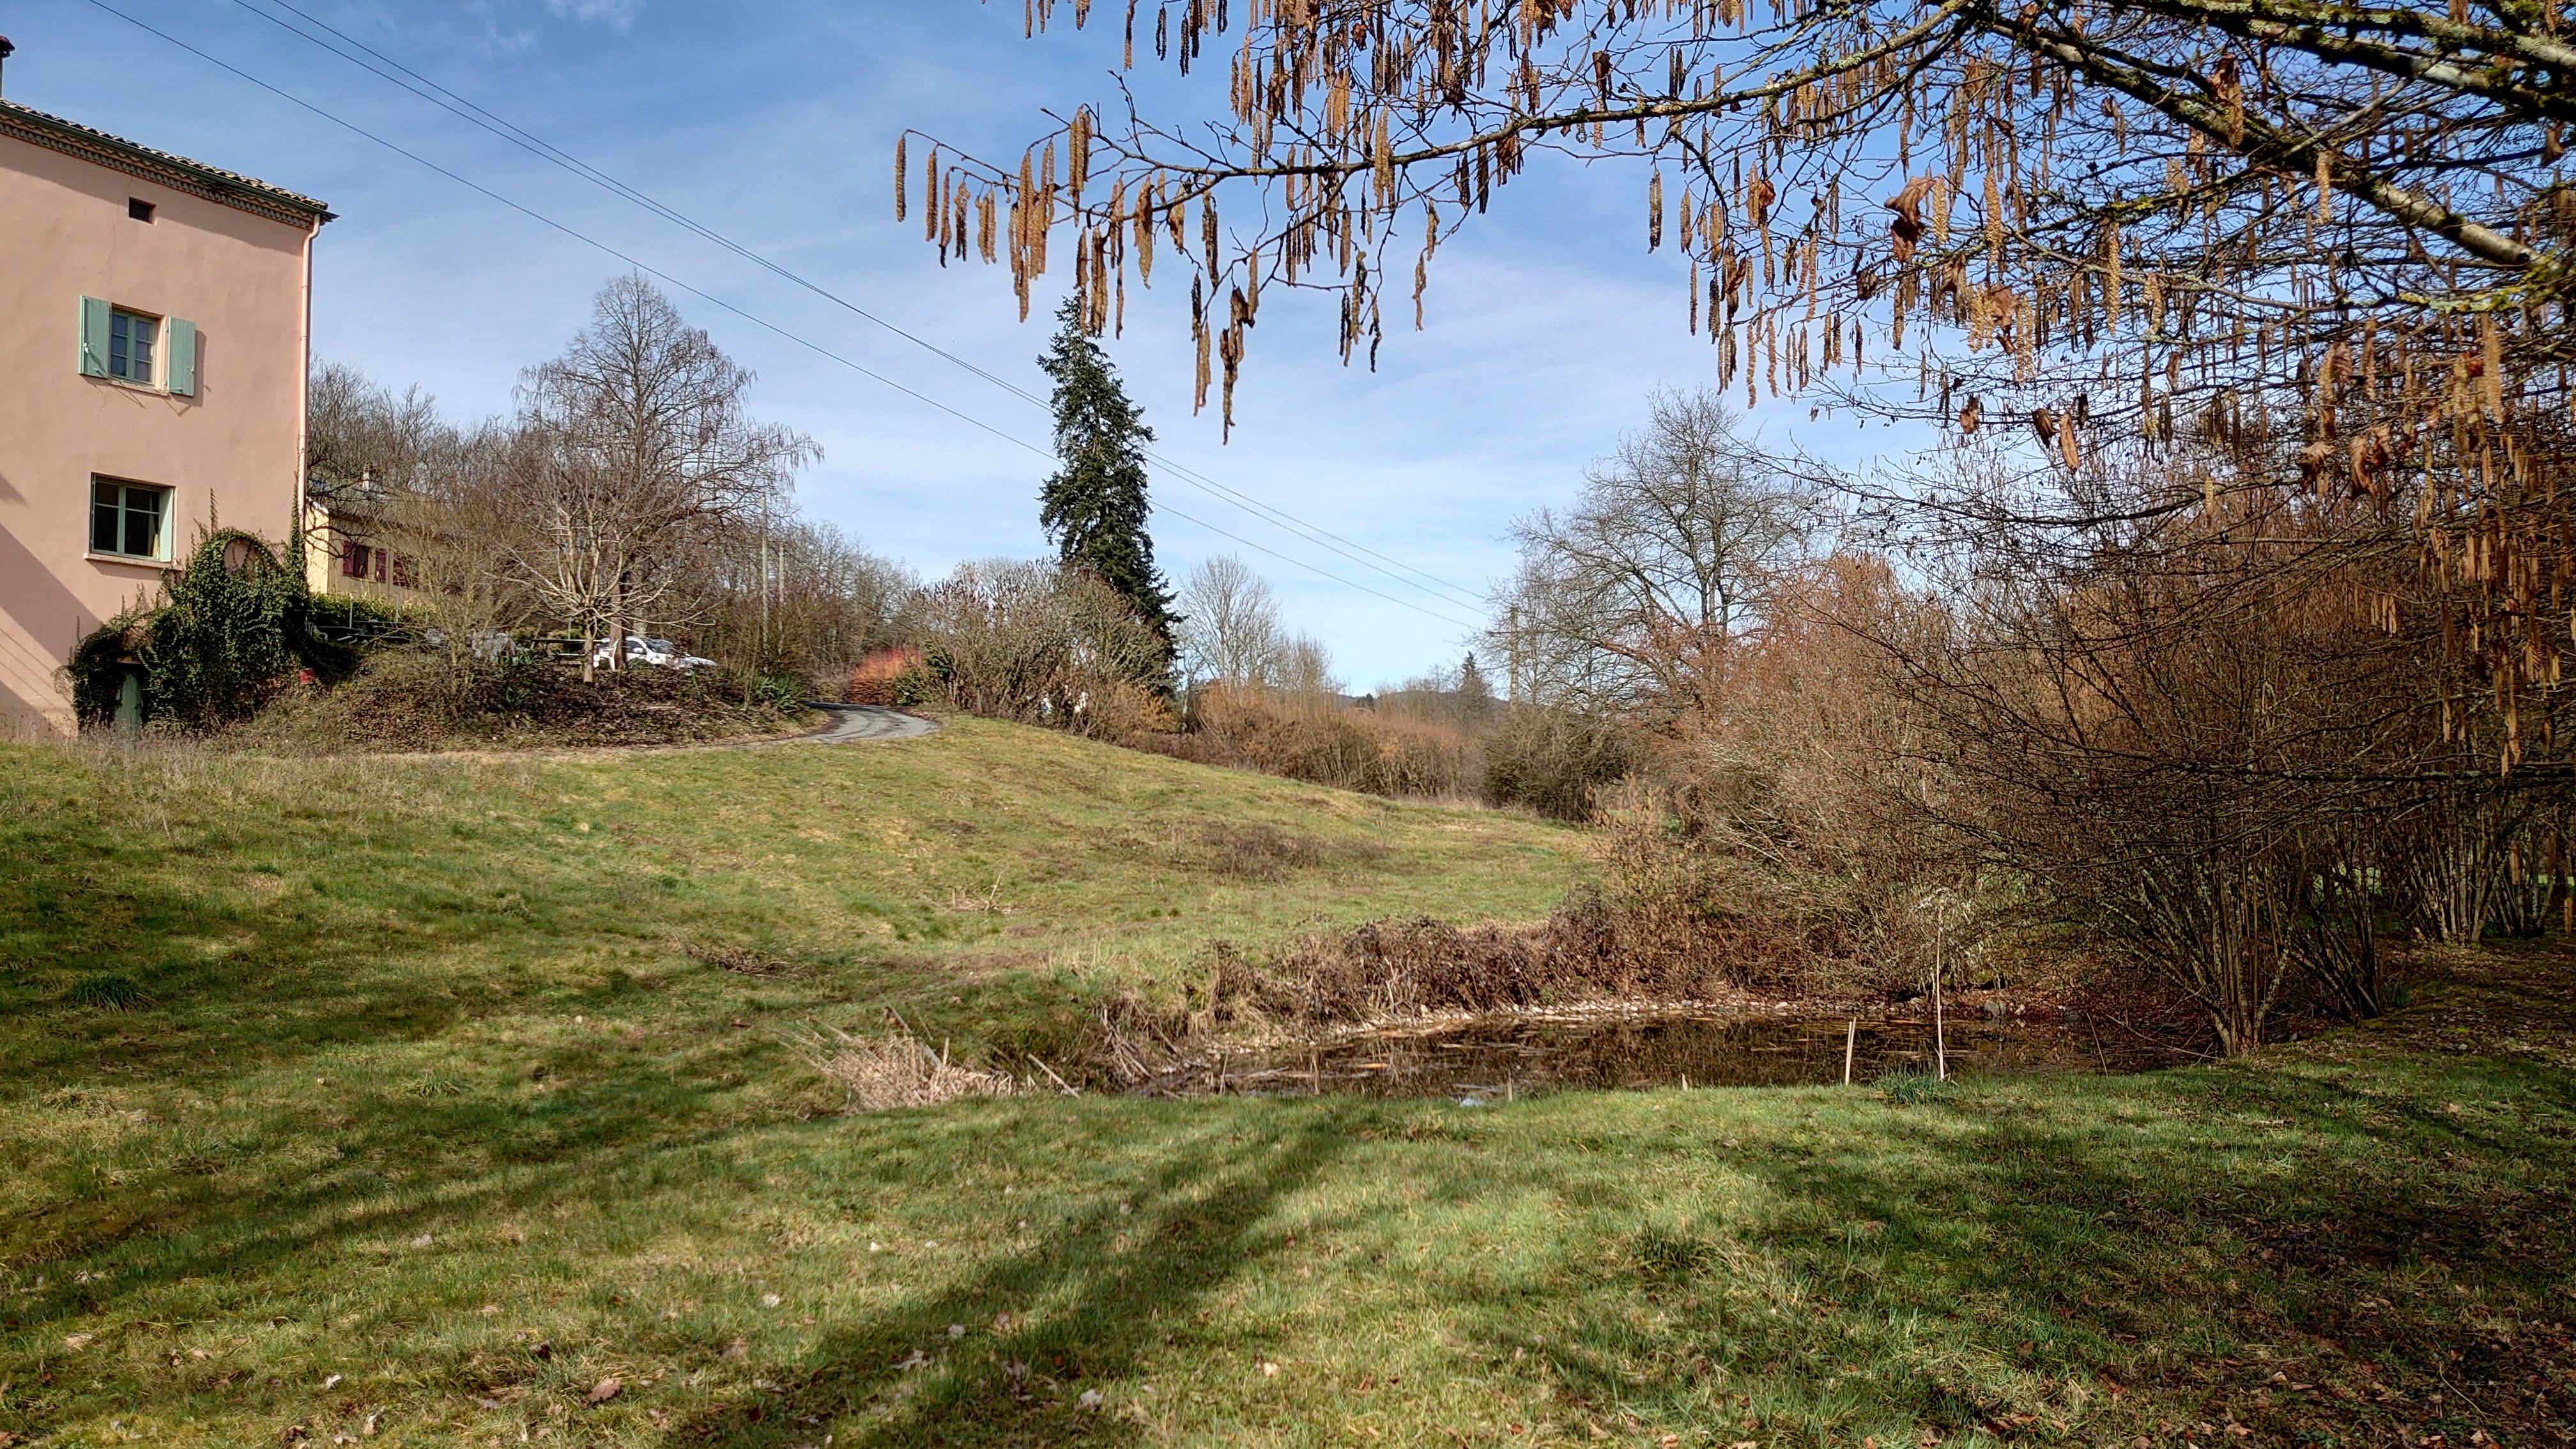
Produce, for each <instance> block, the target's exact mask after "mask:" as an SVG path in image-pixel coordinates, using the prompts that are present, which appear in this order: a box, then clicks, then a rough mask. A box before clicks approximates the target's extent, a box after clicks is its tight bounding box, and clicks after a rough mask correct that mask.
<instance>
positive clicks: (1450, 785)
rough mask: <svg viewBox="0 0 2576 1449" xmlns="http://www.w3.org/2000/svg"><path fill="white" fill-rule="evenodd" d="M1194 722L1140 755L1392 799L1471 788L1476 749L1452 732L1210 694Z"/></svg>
mask: <svg viewBox="0 0 2576 1449" xmlns="http://www.w3.org/2000/svg"><path fill="white" fill-rule="evenodd" d="M1191 723H1192V724H1193V725H1194V726H1195V728H1193V729H1192V730H1191V731H1190V732H1189V733H1188V734H1184V735H1167V736H1163V737H1160V738H1155V739H1149V740H1147V741H1145V742H1144V747H1145V748H1148V749H1152V750H1154V751H1156V752H1158V753H1161V754H1167V755H1171V756H1173V757H1175V758H1177V759H1184V760H1192V761H1195V762H1197V763H1200V764H1207V765H1225V766H1230V767H1232V768H1235V769H1241V770H1258V771H1260V772H1262V773H1263V774H1268V775H1281V776H1285V777H1286V778H1288V779H1291V780H1304V781H1307V782H1308V783H1310V784H1316V785H1330V786H1334V787H1336V788H1339V789H1344V790H1360V791H1364V792H1366V793H1368V794H1372V795H1386V796H1391V797H1407V796H1413V797H1425V796H1427V797H1440V796H1449V795H1456V794H1460V793H1462V792H1464V791H1465V790H1467V789H1468V788H1469V785H1470V782H1471V781H1472V779H1473V764H1474V760H1475V741H1474V740H1473V738H1472V737H1470V736H1469V735H1468V734H1467V733H1466V732H1465V731H1463V730H1460V729H1458V728H1457V727H1456V726H1454V725H1448V724H1442V723H1438V722H1435V721H1431V720H1423V719H1403V718H1388V717H1386V716H1383V715H1379V714H1376V713H1374V712H1372V711H1369V710H1364V709H1352V708H1350V707H1348V706H1345V705H1343V704H1341V703H1340V702H1338V701H1336V700H1333V699H1331V698H1329V697H1326V696H1321V695H1296V694H1289V693H1286V692H1284V691H1274V690H1269V689H1264V688H1262V687H1260V686H1258V685H1209V686H1207V687H1205V688H1203V689H1201V690H1200V691H1199V692H1198V696H1197V698H1196V699H1195V700H1194V701H1193V704H1192V720H1191Z"/></svg>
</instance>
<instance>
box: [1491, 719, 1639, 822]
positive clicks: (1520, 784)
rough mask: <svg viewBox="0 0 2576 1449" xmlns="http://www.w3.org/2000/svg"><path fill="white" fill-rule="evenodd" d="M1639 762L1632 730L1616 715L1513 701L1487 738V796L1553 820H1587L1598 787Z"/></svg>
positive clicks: (1589, 817)
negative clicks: (1582, 712)
mask: <svg viewBox="0 0 2576 1449" xmlns="http://www.w3.org/2000/svg"><path fill="white" fill-rule="evenodd" d="M1637 764H1638V760H1637V751H1636V749H1635V747H1634V746H1633V745H1632V744H1631V742H1630V737H1629V734H1628V732H1627V730H1626V728H1625V727H1623V726H1622V725H1620V724H1619V723H1618V722H1617V721H1615V720H1609V719H1603V718H1601V717H1599V716H1597V715H1587V714H1578V713H1576V712H1574V711H1572V710H1562V709H1549V708H1545V707H1542V706H1537V705H1515V706H1512V707H1511V708H1509V709H1506V710H1505V711H1503V714H1502V719H1501V721H1500V723H1499V724H1498V725H1497V726H1496V727H1495V729H1494V731H1493V733H1492V734H1491V735H1490V736H1488V737H1487V739H1486V741H1485V772H1484V787H1485V799H1486V801H1487V802H1488V803H1491V804H1495V805H1521V806H1526V807H1528V808H1529V809H1532V810H1535V811H1537V812H1538V813H1539V814H1541V815H1545V816H1548V817H1549V818H1551V819H1556V820H1589V819H1591V818H1592V808H1593V796H1594V794H1595V792H1597V791H1599V790H1600V789H1601V788H1602V787H1603V786H1605V785H1610V784H1614V783H1616V782H1617V781H1619V780H1620V779H1623V778H1625V777H1626V776H1627V775H1628V774H1629V773H1630V772H1631V771H1633V770H1634V769H1636V768H1637Z"/></svg>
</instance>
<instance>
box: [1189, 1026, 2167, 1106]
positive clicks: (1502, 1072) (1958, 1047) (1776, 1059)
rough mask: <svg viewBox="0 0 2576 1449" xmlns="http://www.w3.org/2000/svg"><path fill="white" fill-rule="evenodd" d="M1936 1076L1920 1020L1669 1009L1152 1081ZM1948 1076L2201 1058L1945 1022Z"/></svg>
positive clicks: (1445, 1088) (1671, 1082) (1506, 1083)
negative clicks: (1847, 1061)
mask: <svg viewBox="0 0 2576 1449" xmlns="http://www.w3.org/2000/svg"><path fill="white" fill-rule="evenodd" d="M1847 1033H1848V1034H1849V1045H1850V1049H1851V1077H1852V1080H1853V1081H1855V1082H1867V1081H1874V1080H1876V1079H1878V1078H1881V1077H1885V1076H1891V1075H1923V1076H1929V1075H1931V1074H1932V1073H1933V1071H1934V1066H1935V1062H1934V1056H1935V1052H1934V1042H1933V1026H1932V1023H1931V1022H1930V1021H1928V1020H1925V1021H1913V1020H1907V1019H1902V1018H1897V1019H1889V1018H1880V1017H1862V1018H1860V1019H1859V1021H1858V1024H1857V1027H1856V1028H1855V1026H1854V1025H1853V1023H1852V1021H1851V1020H1850V1019H1849V1018H1832V1019H1820V1018H1816V1017H1790V1016H1746V1015H1716V1014H1709V1015H1699V1014H1688V1015H1684V1014H1673V1015H1654V1016H1621V1017H1615V1018H1576V1019H1563V1018H1550V1017H1525V1016H1513V1017H1490V1018H1484V1019H1480V1020H1475V1021H1466V1022H1454V1023H1444V1024H1441V1025H1438V1026H1432V1027H1421V1028H1405V1029H1401V1030H1388V1031H1382V1032H1370V1033H1365V1034H1362V1035H1358V1036H1350V1037H1340V1038H1336V1039H1333V1040H1331V1041H1328V1042H1325V1043H1324V1044H1322V1046H1321V1047H1320V1048H1307V1047H1290V1048H1285V1049H1271V1050H1266V1051H1263V1052H1259V1053H1242V1054H1237V1055H1235V1056H1233V1057H1231V1058H1209V1059H1207V1060H1205V1061H1201V1062H1197V1063H1193V1064H1191V1066H1189V1067H1187V1068H1185V1069H1183V1070H1181V1071H1179V1072H1175V1073H1172V1074H1169V1075H1167V1076H1166V1077H1164V1078H1162V1079H1161V1080H1159V1081H1157V1082H1156V1083H1155V1084H1153V1086H1152V1087H1150V1088H1149V1089H1148V1090H1155V1091H1161V1092H1169V1093H1181V1094H1190V1095H1197V1094H1204V1093H1208V1092H1217V1091H1222V1092H1229V1093H1262V1094H1277V1095H1298V1094H1305V1093H1312V1092H1318V1091H1322V1092H1341V1093H1354V1094H1358V1095H1363V1096H1373V1097H1454V1098H1458V1099H1461V1100H1472V1101H1478V1102H1486V1101H1503V1100H1508V1099H1511V1098H1515V1097H1522V1096H1529V1095H1533V1094H1536V1093H1542V1092H1550V1091H1559V1090H1564V1089H1568V1088H1588V1089H1603V1088H1608V1089H1622V1088H1643V1087H1673V1086H1685V1085H1687V1086H1695V1087H1787V1086H1808V1085H1816V1084H1822V1083H1830V1082H1839V1081H1841V1080H1842V1079H1843V1064H1844V1049H1845V1045H1846V1035H1847ZM1947 1038H1948V1043H1949V1060H1950V1073H1951V1075H1953V1076H1961V1075H1968V1076H1978V1075H1988V1076H1992V1075H2013V1074H2025V1075H2027V1074H2046V1073H2060V1072H2128V1071H2142V1070H2147V1069H2151V1068H2155V1067H2162V1066H2171V1065H2174V1064H2176V1063H2178V1062H2182V1061H2188V1060H2191V1059H2193V1057H2194V1056H2195V1053H2194V1052H2192V1051H2191V1050H2190V1049H2189V1046H2188V1044H2187V1043H2186V1042H2185V1040H2184V1039H2183V1038H2182V1036H2181V1035H2180V1034H2179V1033H2164V1034H2160V1033H2156V1032H2153V1031H2142V1030H2139V1029H2133V1028H2130V1027H2127V1026H2122V1025H2118V1024H2114V1023H2109V1022H2074V1023H2059V1022H2050V1023H2045V1024H2041V1023H2024V1022H2018V1021H2005V1022H1995V1021H1990V1020H1986V1019H1984V1018H1973V1019H1970V1020H1966V1021H1962V1020H1958V1019H1955V1018H1954V1019H1952V1020H1951V1021H1950V1022H1949V1023H1948V1025H1947Z"/></svg>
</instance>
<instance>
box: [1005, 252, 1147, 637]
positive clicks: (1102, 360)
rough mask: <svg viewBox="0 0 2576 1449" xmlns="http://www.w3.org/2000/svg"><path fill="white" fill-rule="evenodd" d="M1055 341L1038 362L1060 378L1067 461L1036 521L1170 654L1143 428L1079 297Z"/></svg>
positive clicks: (1062, 453) (1063, 554) (1058, 426)
mask: <svg viewBox="0 0 2576 1449" xmlns="http://www.w3.org/2000/svg"><path fill="white" fill-rule="evenodd" d="M1057 317H1058V319H1059V322H1060V325H1059V326H1058V327H1057V328H1056V334H1055V340H1054V342H1053V343H1052V344H1050V345H1049V346H1048V348H1047V351H1046V355H1045V356H1043V357H1041V358H1039V359H1038V366H1040V367H1042V368H1044V369H1046V374H1047V376H1049V377H1051V378H1053V379H1055V397H1054V403H1055V453H1056V458H1057V460H1058V461H1059V462H1060V463H1061V464H1062V466H1061V467H1059V468H1058V469H1057V470H1056V472H1055V473H1054V475H1053V476H1051V477H1049V478H1048V479H1047V480H1046V484H1045V486H1044V487H1043V488H1042V489H1041V490H1040V491H1039V493H1038V522H1039V523H1040V524H1042V525H1044V526H1045V528H1046V532H1047V538H1048V539H1049V540H1050V541H1052V542H1053V543H1054V544H1055V546H1056V554H1057V557H1058V559H1059V560H1061V561H1062V562H1064V563H1066V564H1071V565H1078V566H1080V567H1082V568H1086V569H1089V570H1090V571H1091V572H1093V573H1095V574H1098V575H1099V576H1100V578H1101V580H1102V581H1103V582H1105V583H1107V584H1108V585H1109V586H1110V587H1111V588H1113V589H1116V590H1117V591H1118V592H1119V594H1120V595H1121V596H1123V597H1124V598H1126V600H1127V601H1128V602H1129V603H1130V604H1133V605H1134V606H1135V609H1136V612H1137V614H1138V615H1139V616H1140V617H1142V618H1143V619H1144V620H1145V622H1146V623H1148V624H1151V625H1152V626H1153V628H1154V632H1155V633H1156V634H1157V635H1159V636H1161V637H1162V639H1163V641H1164V644H1165V648H1166V650H1167V652H1168V649H1169V646H1170V641H1171V638H1172V626H1173V625H1174V624H1176V623H1178V622H1179V620H1177V619H1175V618H1174V617H1173V615H1172V595H1171V591H1170V590H1169V589H1167V588H1165V587H1164V584H1163V578H1162V575H1161V573H1160V572H1158V571H1157V570H1156V569H1155V567H1154V540H1153V538H1152V537H1151V536H1150V535H1149V534H1147V533H1146V531H1145V523H1146V519H1147V516H1148V515H1149V514H1151V513H1152V511H1153V504H1152V503H1151V502H1150V501H1149V500H1148V499H1147V498H1146V493H1145V490H1146V477H1145V445H1146V444H1147V443H1150V442H1152V441H1153V440H1154V431H1153V429H1151V428H1148V427H1146V426H1145V423H1144V420H1143V418H1142V417H1141V415H1140V414H1139V413H1138V411H1137V408H1136V405H1135V404H1134V403H1132V402H1130V401H1128V398H1127V390H1126V388H1125V387H1124V386H1122V385H1121V384H1120V382H1119V381H1118V371H1117V369H1116V368H1114V367H1112V366H1110V363H1109V358H1108V355H1107V354H1106V353H1103V352H1102V351H1101V350H1100V347H1099V344H1097V343H1095V342H1093V341H1092V340H1091V338H1090V336H1089V335H1088V334H1087V333H1085V332H1084V330H1083V326H1082V318H1081V314H1080V313H1079V311H1078V310H1077V309H1076V307H1075V304H1074V303H1073V301H1072V300H1071V299H1069V298H1068V299H1067V300H1066V302H1065V304H1064V307H1063V308H1062V309H1061V310H1060V311H1059V312H1058V313H1057Z"/></svg>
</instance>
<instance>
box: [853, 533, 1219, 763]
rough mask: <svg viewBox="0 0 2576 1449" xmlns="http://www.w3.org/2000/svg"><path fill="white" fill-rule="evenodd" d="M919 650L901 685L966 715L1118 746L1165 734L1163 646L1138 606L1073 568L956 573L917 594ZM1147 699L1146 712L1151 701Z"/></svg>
mask: <svg viewBox="0 0 2576 1449" xmlns="http://www.w3.org/2000/svg"><path fill="white" fill-rule="evenodd" d="M922 616H923V632H924V634H925V636H926V637H925V644H924V647H923V649H922V657H921V664H920V667H919V669H918V670H915V669H913V668H911V667H910V666H906V667H904V668H902V669H899V670H898V671H897V674H896V676H895V678H896V685H895V687H896V689H897V690H898V692H899V693H900V691H901V690H902V688H903V687H904V681H905V680H915V681H918V682H920V683H924V684H929V685H932V686H934V687H935V688H937V690H938V691H939V693H940V694H941V695H942V696H944V697H945V698H946V700H947V702H948V703H950V704H951V705H954V706H955V707H956V708H958V709H961V710H964V711H965V712H966V713H968V714H979V715H984V716H987V717H990V718H993V719H1008V720H1018V721H1020V722H1022V723H1025V724H1043V725H1049V726H1053V727H1054V728H1057V729H1064V730H1071V731H1073V732H1075V733H1077V734H1083V735H1088V736H1091V737H1093V738H1096V739H1111V740H1121V739H1125V738H1128V737H1130V736H1132V735H1134V734H1136V733H1137V732H1139V731H1153V730H1158V729H1169V728H1170V727H1171V722H1170V719H1169V713H1168V706H1161V705H1159V701H1160V700H1161V698H1162V696H1163V694H1164V692H1165V690H1166V689H1167V688H1168V683H1169V680H1168V676H1167V674H1166V670H1167V669H1168V667H1169V665H1168V660H1169V655H1170V648H1169V646H1168V645H1167V644H1166V643H1165V642H1164V640H1163V637H1162V636H1161V635H1160V634H1158V633H1156V632H1155V631H1154V629H1153V627H1152V626H1151V625H1150V624H1148V623H1147V622H1146V621H1145V620H1144V619H1143V618H1141V617H1139V616H1138V614H1137V613H1136V611H1135V609H1134V607H1133V606H1132V605H1130V604H1129V603H1128V601H1127V600H1126V599H1125V598H1123V597H1121V596H1120V595H1119V594H1118V593H1117V592H1116V591H1115V590H1113V589H1111V588H1110V587H1109V586H1108V585H1107V584H1104V583H1102V582H1101V581H1100V580H1099V579H1098V578H1096V577H1094V576H1093V575H1091V574H1089V573H1086V572H1084V571H1082V570H1080V569H1073V568H1051V567H1048V566H1046V565H1043V564H1030V563H1011V562H1007V561H1005V562H987V563H970V564H961V565H959V566H958V568H957V571H956V572H955V573H954V574H951V575H950V576H949V577H948V579H947V580H946V581H945V582H943V583H941V584H938V585H937V586H935V587H933V588H931V589H928V590H926V591H924V593H923V595H922ZM1149 701H1152V703H1149Z"/></svg>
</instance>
